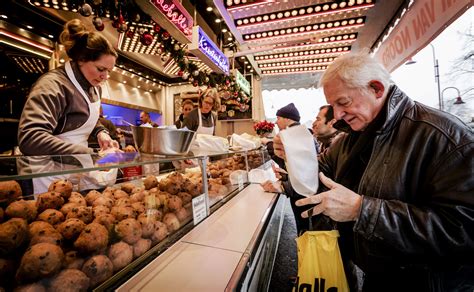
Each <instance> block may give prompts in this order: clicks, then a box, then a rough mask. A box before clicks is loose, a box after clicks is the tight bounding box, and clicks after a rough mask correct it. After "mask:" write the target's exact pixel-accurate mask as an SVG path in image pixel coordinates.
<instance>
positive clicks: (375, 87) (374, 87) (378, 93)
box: [369, 80, 385, 98]
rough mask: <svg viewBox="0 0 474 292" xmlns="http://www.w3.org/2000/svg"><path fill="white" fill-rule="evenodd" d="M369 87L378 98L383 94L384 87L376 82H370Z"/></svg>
mask: <svg viewBox="0 0 474 292" xmlns="http://www.w3.org/2000/svg"><path fill="white" fill-rule="evenodd" d="M369 87H370V88H371V89H372V90H373V91H374V92H375V96H376V97H378V98H380V97H382V96H383V94H384V92H385V86H384V85H383V83H382V82H380V81H378V80H371V81H370V82H369Z"/></svg>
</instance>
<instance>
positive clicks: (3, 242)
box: [0, 218, 28, 255]
mask: <svg viewBox="0 0 474 292" xmlns="http://www.w3.org/2000/svg"><path fill="white" fill-rule="evenodd" d="M27 240H28V223H27V222H26V220H25V219H23V218H12V219H10V220H8V221H6V222H4V223H2V224H0V255H7V254H10V253H11V252H13V251H15V250H16V249H17V248H19V247H20V246H22V245H23V243H25V242H26V241H27Z"/></svg>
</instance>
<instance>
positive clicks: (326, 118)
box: [313, 105, 341, 153]
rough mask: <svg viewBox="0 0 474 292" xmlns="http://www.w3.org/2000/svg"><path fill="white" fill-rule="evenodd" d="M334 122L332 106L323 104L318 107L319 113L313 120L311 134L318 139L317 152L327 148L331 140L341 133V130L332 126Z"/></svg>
mask: <svg viewBox="0 0 474 292" xmlns="http://www.w3.org/2000/svg"><path fill="white" fill-rule="evenodd" d="M335 122H336V119H335V118H334V111H333V109H332V106H330V105H323V106H322V107H320V108H319V113H318V115H317V116H316V120H314V122H313V135H314V136H315V137H316V139H317V140H318V143H319V147H320V148H319V153H322V152H324V151H325V150H326V149H327V148H329V146H331V143H332V141H333V140H334V139H335V138H336V137H338V135H339V134H341V131H339V130H337V129H335V128H334V127H333V125H334V123H335Z"/></svg>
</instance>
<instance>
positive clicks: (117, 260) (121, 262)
mask: <svg viewBox="0 0 474 292" xmlns="http://www.w3.org/2000/svg"><path fill="white" fill-rule="evenodd" d="M108 256H109V259H110V261H112V264H113V265H114V272H116V271H118V270H120V269H122V268H123V267H125V266H126V265H128V264H130V263H131V262H132V260H133V248H132V247H131V246H130V245H128V244H127V243H125V242H123V241H120V242H117V243H115V244H113V245H112V246H110V249H109V253H108Z"/></svg>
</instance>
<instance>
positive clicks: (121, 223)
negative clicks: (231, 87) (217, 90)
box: [0, 149, 268, 290]
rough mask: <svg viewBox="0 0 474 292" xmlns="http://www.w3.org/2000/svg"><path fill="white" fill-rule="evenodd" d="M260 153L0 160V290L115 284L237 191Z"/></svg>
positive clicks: (258, 161)
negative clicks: (25, 287)
mask: <svg viewBox="0 0 474 292" xmlns="http://www.w3.org/2000/svg"><path fill="white" fill-rule="evenodd" d="M267 157H268V156H267V155H265V151H264V150H263V149H258V150H253V151H236V152H226V153H189V155H187V156H179V157H164V156H153V155H144V154H139V153H136V152H135V153H134V152H131V153H116V154H108V155H106V156H99V155H71V156H42V157H26V156H20V157H3V158H0V275H1V277H0V287H1V288H4V289H6V290H13V289H15V288H18V287H19V286H29V288H42V287H43V288H47V289H53V290H54V289H55V288H57V287H64V285H74V286H75V287H84V288H85V289H88V290H92V289H97V290H108V289H111V288H113V287H116V286H117V285H119V284H120V283H122V282H123V281H125V280H126V279H127V278H129V277H130V276H132V275H133V274H134V273H136V272H137V271H138V270H140V269H142V268H143V267H145V266H146V265H147V264H148V263H149V262H150V261H152V260H153V259H155V258H156V257H157V256H159V255H160V254H161V253H162V252H163V251H164V250H166V249H167V248H168V247H170V246H171V245H172V244H173V243H175V242H176V241H177V240H179V239H180V238H181V237H183V236H184V235H185V234H187V233H188V232H189V231H190V230H192V229H193V228H194V226H195V225H196V224H198V223H199V222H201V221H202V220H203V219H205V218H206V217H207V216H209V215H210V214H212V213H213V212H215V211H216V210H217V209H219V208H220V207H221V206H222V205H224V204H225V203H226V202H227V201H228V200H230V199H231V198H232V197H233V196H235V195H236V194H237V193H239V191H240V190H242V189H243V188H244V187H245V186H246V185H247V184H248V172H249V171H250V170H251V169H253V168H258V167H262V165H263V164H264V162H265V161H267V160H268V158H267ZM203 170H206V171H203ZM12 279H14V280H12Z"/></svg>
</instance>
